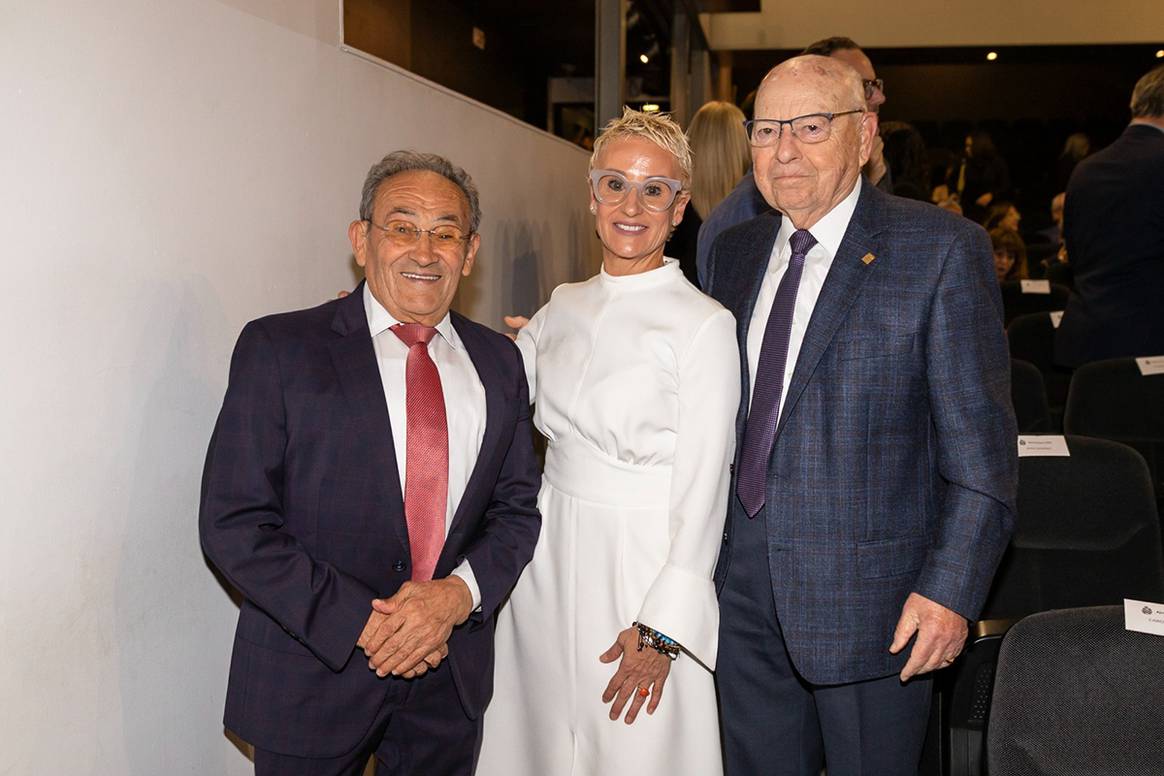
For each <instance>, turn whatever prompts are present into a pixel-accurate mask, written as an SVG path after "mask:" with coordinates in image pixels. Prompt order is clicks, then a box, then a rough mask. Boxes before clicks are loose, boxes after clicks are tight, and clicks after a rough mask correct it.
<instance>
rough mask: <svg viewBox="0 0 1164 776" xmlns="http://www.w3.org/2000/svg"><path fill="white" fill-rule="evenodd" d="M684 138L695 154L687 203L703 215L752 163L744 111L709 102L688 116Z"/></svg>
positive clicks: (727, 105)
mask: <svg viewBox="0 0 1164 776" xmlns="http://www.w3.org/2000/svg"><path fill="white" fill-rule="evenodd" d="M687 138H688V140H689V141H690V142H691V153H692V154H693V155H694V157H695V169H694V171H693V175H692V178H691V204H692V205H694V206H695V210H696V212H697V213H699V216H700V217H701V218H707V217H708V215H710V214H711V211H712V210H714V209H715V206H716V205H718V204H719V203H720V202H722V201H723V199H724V197H726V196H727V195H728V194H729V193H730V192H731V190H732V189H734V188H735V186H736V184H737V183H739V182H740V178H741V177H742V176H743V174H744V173H745V172H747V171H748V166H749V165H750V164H751V163H752V149H751V146H750V145H749V144H748V133H747V131H746V130H745V129H744V113H743V111H741V110H740V109H739V108H737V107H736V106H735V105H732V104H731V103H730V102H718V101H713V102H709V103H707V104H705V105H704V106H703V107H702V108H700V109H699V110H698V111H696V113H695V116H694V117H692V119H691V126H690V127H688V128H687Z"/></svg>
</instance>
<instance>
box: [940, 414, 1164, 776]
mask: <svg viewBox="0 0 1164 776" xmlns="http://www.w3.org/2000/svg"><path fill="white" fill-rule="evenodd" d="M1067 446H1068V450H1069V451H1070V453H1071V455H1070V456H1069V457H1025V458H1020V459H1019V485H1018V514H1017V518H1016V528H1015V534H1014V537H1013V538H1012V539H1011V542H1010V546H1009V547H1008V549H1007V551H1006V553H1005V555H1004V556H1003V559H1002V562H1001V564H1000V565H999V569H998V572H997V574H996V575H995V578H994V584H993V585H992V587H991V592H990V595H989V597H988V598H987V602H986V606H985V607H984V609H983V612H982V618H981V620H980V621H979V622H978V623H976V624H973V625H972V626H971V633H972V637H971V639H970V642H969V644H968V645H967V648H966V650H965V653H964V654H963V656H962V657H961V658H959V660H958V661H957V662H956V663H955V664H954V665H953V666H952V667H951V668H950V669H948V670H946V671H944V672H941V673H942V675H941V676H939V678H938V682H937V684H936V685H935V686H936V688H937V689H938V691H939V698H938V703H940V704H941V705H942V709H943V713H944V715H945V718H946V725H947V727H948V731H949V732H948V734H947V735H948V741H947V743H946V747H947V749H948V752H949V770H948V771H947V773H949V774H952V775H953V776H978V775H979V774H981V773H982V772H983V771H982V761H983V754H982V745H983V742H984V736H985V734H986V730H987V729H988V728H989V721H990V709H989V697H990V692H989V689H990V686H991V684H992V682H993V677H994V661H995V656H996V654H997V651H998V647H999V637H1000V636H1001V635H1002V634H1003V633H1005V632H1006V629H1007V628H1008V627H1009V625H1010V624H1011V623H1013V622H1014V621H1015V620H1018V619H1020V618H1022V617H1025V616H1027V615H1029V614H1033V613H1036V612H1042V611H1047V610H1050V609H1060V608H1069V607H1078V606H1096V605H1107V604H1118V603H1122V601H1123V599H1124V598H1136V599H1141V600H1148V601H1164V551H1162V548H1161V544H1160V524H1159V520H1158V519H1157V517H1156V507H1155V503H1154V498H1153V494H1152V483H1151V479H1150V477H1149V475H1148V467H1147V464H1145V463H1144V460H1143V458H1142V457H1141V456H1140V454H1139V453H1137V452H1136V451H1135V450H1133V449H1132V448H1130V447H1127V446H1126V445H1122V444H1119V443H1118V442H1111V441H1108V440H1104V439H1092V438H1089V437H1080V436H1069V437H1067Z"/></svg>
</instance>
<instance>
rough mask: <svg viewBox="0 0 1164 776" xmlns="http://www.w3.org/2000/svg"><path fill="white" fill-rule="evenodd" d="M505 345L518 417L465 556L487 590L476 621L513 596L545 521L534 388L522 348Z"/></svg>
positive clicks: (484, 592)
mask: <svg viewBox="0 0 1164 776" xmlns="http://www.w3.org/2000/svg"><path fill="white" fill-rule="evenodd" d="M504 344H505V345H506V346H507V347H508V348H509V349H510V350H511V351H512V356H511V358H512V360H513V365H512V367H511V369H512V374H513V376H514V379H515V380H516V381H517V388H516V390H515V392H514V395H515V399H513V401H514V402H515V405H514V406H515V412H516V420H515V423H514V426H513V435H512V437H511V438H510V442H509V445H508V447H507V448H506V450H505V457H504V459H503V460H502V463H501V469H500V473H499V474H498V475H497V481H496V483H495V484H494V486H493V493H492V495H491V496H490V500H489V505H488V507H487V508H486V510H485V513H484V515H483V516H482V518H481V523H480V526H481V527H480V530H479V532H478V535H477V539H476V540H475V541H474V542H473V543H472V544H471V545H470V546H469V547H468V549H467V550H466V551H465V554H464V558H465V559H466V560H468V561H469V564H470V565H471V566H472V567H473V574H474V576H475V577H476V579H477V585H478V587H479V588H480V591H481V606H480V608H479V609H477V610H476V611H474V612H473V613H472V614H471V615H470V616H469V617H470V620H472V621H475V622H482V621H485V620H488V619H489V618H490V617H492V616H493V614H494V612H496V611H497V607H498V606H500V605H501V602H502V601H503V600H505V597H506V596H508V595H509V591H510V590H512V589H513V586H514V585H515V584H516V583H517V578H518V577H519V576H520V575H521V572H522V569H524V568H525V565H526V564H527V563H529V561H530V558H532V557H533V552H534V547H535V546H536V545H537V539H538V533H539V531H540V530H541V524H542V518H541V513H540V512H539V511H538V505H537V498H538V489H539V488H540V487H541V467H540V465H539V464H538V459H537V455H536V454H535V453H534V447H533V426H532V424H531V423H530V401H529V389H528V388H527V386H526V379H525V373H524V371H523V369H522V362H521V359H520V358H519V357H518V354H517V350H516V348H515V347H514V345H513V344H512V343H510V342H509V341H508V340H506V341H505V343H504Z"/></svg>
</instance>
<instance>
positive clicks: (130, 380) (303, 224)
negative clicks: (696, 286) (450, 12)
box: [0, 0, 598, 776]
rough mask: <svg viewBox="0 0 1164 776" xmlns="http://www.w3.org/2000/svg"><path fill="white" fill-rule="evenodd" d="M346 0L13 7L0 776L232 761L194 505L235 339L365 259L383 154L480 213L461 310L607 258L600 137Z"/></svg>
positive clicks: (341, 279) (226, 609) (499, 309)
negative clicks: (528, 120) (359, 220)
mask: <svg viewBox="0 0 1164 776" xmlns="http://www.w3.org/2000/svg"><path fill="white" fill-rule="evenodd" d="M338 19H339V3H338V2H334V1H333V2H325V1H322V0H319V1H316V0H288V1H286V2H283V1H279V2H276V1H275V0H235V1H234V2H213V1H212V0H166V1H165V2H156V1H154V0H90V1H89V2H84V1H78V2H61V1H60V0H41V2H32V3H30V2H22V3H16V2H4V3H3V4H2V5H0V98H2V100H3V102H2V103H0V104H2V106H3V107H2V111H3V114H2V115H3V120H2V121H0V246H2V250H3V256H2V258H0V287H2V288H3V289H4V295H5V297H6V299H5V303H4V304H3V306H0V332H2V334H0V377H2V382H0V385H2V386H3V393H2V394H0V399H2V401H0V698H2V699H3V700H2V702H0V774H12V775H13V776H15V775H19V776H24V775H25V774H34V773H68V774H100V775H101V776H110V775H111V774H142V775H143V776H147V775H148V776H158V774H191V775H192V776H193V775H195V774H196V775H197V776H207V775H209V774H242V773H246V772H248V763H247V761H246V758H245V757H244V755H243V754H242V752H241V751H240V748H239V747H236V746H235V745H234V744H233V743H232V742H230V741H229V740H228V739H227V738H226V737H225V736H224V733H223V730H222V726H221V722H220V720H221V713H222V700H223V695H224V689H225V681H226V669H227V661H228V659H229V651H230V641H231V634H232V632H233V627H234V619H235V615H236V607H235V605H234V604H233V603H232V601H231V600H230V598H229V596H228V594H227V592H226V591H225V590H224V589H223V588H222V587H221V586H220V585H219V584H218V582H217V581H216V580H215V578H214V576H213V575H212V574H211V572H210V571H209V570H208V569H207V567H206V565H205V563H204V561H203V558H202V555H201V553H200V551H199V548H198V538H197V530H196V525H195V518H196V511H197V500H198V484H199V476H200V472H201V466H202V456H203V454H204V451H205V446H206V442H207V440H208V438H209V434H210V430H211V427H212V425H213V421H214V416H215V414H216V412H217V409H218V406H219V403H220V401H221V398H222V392H223V389H224V386H225V379H226V369H227V363H228V359H229V355H230V350H231V347H232V345H233V342H234V339H235V336H236V335H237V333H238V331H239V329H240V328H241V327H242V325H243V324H244V323H245V322H246V321H247V320H248V319H251V318H254V317H257V316H259V315H262V314H265V313H268V312H273V311H278V310H288V309H294V308H300V307H305V306H310V305H314V304H318V303H320V302H322V301H324V300H325V299H327V298H330V297H332V296H333V295H334V294H335V292H336V291H337V290H339V289H341V288H350V287H351V286H352V285H353V284H354V281H355V275H354V273H353V270H352V262H351V257H350V250H349V246H348V244H347V239H346V228H347V224H348V222H349V221H350V220H351V219H352V218H353V217H354V216H355V213H356V208H357V205H358V201H359V191H360V185H361V183H362V181H363V176H364V174H365V172H366V171H367V168H368V167H369V165H370V164H371V163H372V162H373V161H375V160H376V159H378V158H379V157H380V156H381V155H382V154H384V153H385V152H387V151H389V150H392V149H395V148H401V147H415V148H422V149H426V150H432V151H437V152H440V153H444V154H447V155H448V156H450V157H451V158H453V159H454V160H455V161H457V162H458V163H460V164H462V165H463V166H465V167H466V168H467V169H468V170H469V171H470V172H471V173H472V174H473V175H474V177H475V178H476V180H477V182H478V184H479V186H480V189H481V192H482V201H483V204H484V209H485V220H484V223H483V226H482V234H483V242H482V250H481V255H480V259H479V262H478V269H477V270H476V272H475V273H474V275H473V276H472V277H471V278H470V279H469V280H468V281H467V283H468V287H467V288H465V289H464V293H463V294H462V295H461V297H460V298H459V300H458V303H457V307H458V309H460V310H462V311H464V312H466V313H468V314H470V315H472V316H473V317H475V318H477V319H478V320H481V321H482V322H484V323H487V324H489V325H493V326H500V324H501V320H500V319H501V315H502V314H503V313H505V312H509V311H517V312H524V313H530V312H532V311H533V310H534V309H536V307H537V305H538V304H539V302H540V301H541V300H543V299H544V298H545V297H546V295H547V294H548V292H549V290H550V289H551V288H552V287H553V286H554V285H556V284H557V283H559V282H563V281H565V280H570V279H576V278H579V277H582V276H585V275H588V274H590V273H591V272H593V271H596V269H597V266H598V265H597V261H598V256H597V246H596V243H595V241H594V239H593V231H592V226H591V222H590V216H589V213H588V212H587V200H586V195H585V188H584V186H585V184H584V176H585V168H586V157H585V154H584V153H583V152H582V151H580V150H578V149H576V148H574V147H572V146H570V145H568V144H566V143H564V142H562V141H559V140H557V139H554V138H552V137H550V136H548V135H545V134H544V133H541V132H538V131H536V130H532V129H530V128H528V127H526V126H524V125H521V124H518V123H516V122H515V121H513V120H512V119H510V118H508V117H506V116H504V115H502V114H500V113H498V112H497V111H494V110H492V109H489V108H485V107H482V106H480V105H478V104H475V103H472V102H470V101H467V100H465V99H464V98H461V97H459V96H457V95H455V94H452V93H451V92H448V91H447V90H444V89H442V88H439V87H435V86H433V85H431V84H428V83H426V82H423V81H419V80H417V79H415V78H414V77H412V76H410V75H408V74H405V73H402V72H400V71H398V70H395V69H392V68H390V67H385V66H384V65H382V64H380V63H377V62H374V61H370V60H368V59H366V58H362V57H360V56H357V55H354V54H352V53H350V52H346V51H344V50H343V49H342V48H341V47H340V45H339V40H340V35H339V21H338Z"/></svg>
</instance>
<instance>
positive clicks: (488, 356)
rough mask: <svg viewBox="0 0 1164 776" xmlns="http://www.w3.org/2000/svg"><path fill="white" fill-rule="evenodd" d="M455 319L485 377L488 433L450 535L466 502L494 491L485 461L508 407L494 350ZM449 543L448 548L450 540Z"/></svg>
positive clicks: (494, 445) (479, 373)
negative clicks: (481, 492) (484, 491)
mask: <svg viewBox="0 0 1164 776" xmlns="http://www.w3.org/2000/svg"><path fill="white" fill-rule="evenodd" d="M452 320H453V328H455V329H456V330H457V334H458V335H460V337H461V343H462V344H463V345H464V346H465V350H466V352H468V354H469V359H470V360H471V361H472V362H473V367H474V368H475V369H476V370H477V376H478V377H479V378H480V379H481V385H482V386H484V388H485V434H484V436H483V437H482V439H481V451H480V453H478V455H477V460H476V462H475V463H474V464H473V473H472V474H470V475H469V482H468V483H467V484H466V485H465V492H464V494H463V495H462V496H461V502H460V503H459V504H457V511H456V512H455V513H454V514H453V522H452V525H450V526H449V535H450V536H451V535H452V534H453V532H454V531H456V530H458V529H459V528H460V526H461V524H462V523H463V522H464V521H465V515H466V505H468V504H470V503H472V502H474V501H476V500H477V498H476V496H477V492H478V491H479V490H480V489H481V488H484V487H488V488H489V489H490V490H492V483H489V482H486V481H485V479H484V478H485V467H484V466H483V462H485V461H490V460H493V458H494V457H495V456H496V453H497V451H496V448H497V444H498V442H499V441H500V439H501V430H502V429H501V418H502V416H503V415H504V409H505V389H504V384H503V380H502V376H501V373H500V371H499V370H498V368H497V363H496V361H495V354H494V352H493V349H492V348H490V347H489V346H488V344H486V343H485V342H483V341H482V339H481V334H480V332H478V331H475V330H474V327H473V326H472V325H471V324H470V322H469V321H468V319H466V318H463V317H462V316H460V315H458V314H457V313H453V314H452ZM447 400H448V397H446V401H447ZM445 546H446V547H447V546H448V543H446V545H445Z"/></svg>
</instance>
